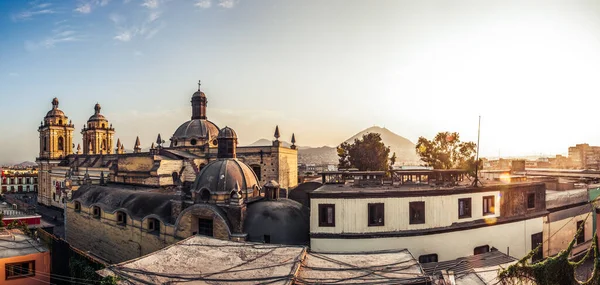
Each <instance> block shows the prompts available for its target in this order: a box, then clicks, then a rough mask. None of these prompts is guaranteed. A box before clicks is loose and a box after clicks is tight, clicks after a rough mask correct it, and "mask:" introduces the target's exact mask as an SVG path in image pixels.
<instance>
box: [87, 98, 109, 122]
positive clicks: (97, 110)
mask: <svg viewBox="0 0 600 285" xmlns="http://www.w3.org/2000/svg"><path fill="white" fill-rule="evenodd" d="M101 109H102V108H101V107H100V104H98V103H96V105H94V115H92V116H91V117H90V118H89V119H88V122H95V121H106V118H105V117H104V116H103V115H102V114H100V110H101Z"/></svg>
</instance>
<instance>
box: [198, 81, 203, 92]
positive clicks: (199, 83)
mask: <svg viewBox="0 0 600 285" xmlns="http://www.w3.org/2000/svg"><path fill="white" fill-rule="evenodd" d="M200 81H201V80H198V91H200V85H202V84H201V82H200Z"/></svg>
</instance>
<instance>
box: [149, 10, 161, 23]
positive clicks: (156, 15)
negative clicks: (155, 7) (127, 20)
mask: <svg viewBox="0 0 600 285" xmlns="http://www.w3.org/2000/svg"><path fill="white" fill-rule="evenodd" d="M161 14H162V12H160V11H153V12H151V13H150V15H148V22H154V21H156V20H158V18H160V15H161Z"/></svg>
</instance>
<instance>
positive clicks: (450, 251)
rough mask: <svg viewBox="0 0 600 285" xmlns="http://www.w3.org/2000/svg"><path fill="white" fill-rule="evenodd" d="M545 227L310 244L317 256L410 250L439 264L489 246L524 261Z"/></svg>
mask: <svg viewBox="0 0 600 285" xmlns="http://www.w3.org/2000/svg"><path fill="white" fill-rule="evenodd" d="M386 218H387V217H386ZM336 222H337V221H336ZM543 227H544V225H543V218H542V217H540V218H534V219H529V220H524V221H519V222H513V223H507V224H500V225H491V226H486V227H481V228H477V229H471V230H463V231H455V232H449V233H442V234H434V235H422V236H414V237H392V238H364V239H322V238H311V241H310V243H311V250H312V251H315V252H367V251H376V250H388V249H404V248H406V249H408V250H409V251H410V252H411V253H412V254H413V255H414V256H415V258H417V259H418V258H419V256H421V255H425V254H434V253H436V254H437V255H438V261H446V260H452V259H456V258H459V257H464V256H469V255H473V249H474V248H475V247H478V246H482V245H489V246H490V248H492V247H495V248H497V249H498V251H501V252H503V253H508V254H509V255H511V256H514V257H516V258H521V257H523V256H524V255H525V254H527V253H528V252H529V251H530V250H531V235H533V234H536V233H540V232H542V231H543ZM508 251H509V252H508Z"/></svg>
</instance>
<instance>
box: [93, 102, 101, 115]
mask: <svg viewBox="0 0 600 285" xmlns="http://www.w3.org/2000/svg"><path fill="white" fill-rule="evenodd" d="M100 109H102V107H100V104H99V103H96V105H95V106H94V112H95V113H96V114H100Z"/></svg>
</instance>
